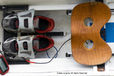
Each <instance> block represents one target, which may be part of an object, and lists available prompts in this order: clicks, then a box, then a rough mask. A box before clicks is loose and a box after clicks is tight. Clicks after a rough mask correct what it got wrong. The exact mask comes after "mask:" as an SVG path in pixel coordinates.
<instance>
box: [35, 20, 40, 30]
mask: <svg viewBox="0 0 114 76" xmlns="http://www.w3.org/2000/svg"><path fill="white" fill-rule="evenodd" d="M34 28H36V29H38V28H39V18H37V19H35V20H34Z"/></svg>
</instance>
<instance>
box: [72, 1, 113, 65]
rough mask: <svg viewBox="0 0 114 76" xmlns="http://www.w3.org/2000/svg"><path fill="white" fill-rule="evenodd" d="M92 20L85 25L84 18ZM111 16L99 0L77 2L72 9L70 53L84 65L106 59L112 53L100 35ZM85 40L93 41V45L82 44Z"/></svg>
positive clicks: (95, 63)
mask: <svg viewBox="0 0 114 76" xmlns="http://www.w3.org/2000/svg"><path fill="white" fill-rule="evenodd" d="M88 17H89V18H91V19H92V20H93V24H92V26H90V27H89V26H85V24H84V20H85V19H86V18H88ZM110 17H111V12H110V9H109V8H108V7H107V6H106V5H105V4H103V3H100V2H88V3H83V4H79V5H78V6H76V7H75V8H74V9H73V11H72V17H71V25H72V26H71V29H72V39H71V44H72V53H73V57H74V59H75V60H76V61H77V62H78V63H80V64H84V65H98V64H102V63H105V62H106V61H108V60H109V59H110V57H111V55H112V52H111V49H110V47H109V46H108V45H107V44H106V43H105V41H104V40H103V39H102V38H101V36H100V30H101V28H102V27H103V25H104V24H106V23H107V22H108V20H109V19H110ZM86 40H92V41H93V47H92V48H91V49H88V48H86V47H85V46H84V43H85V41H86Z"/></svg>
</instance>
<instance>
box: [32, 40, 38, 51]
mask: <svg viewBox="0 0 114 76" xmlns="http://www.w3.org/2000/svg"><path fill="white" fill-rule="evenodd" d="M33 46H34V47H36V48H37V49H39V39H37V40H33Z"/></svg>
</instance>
